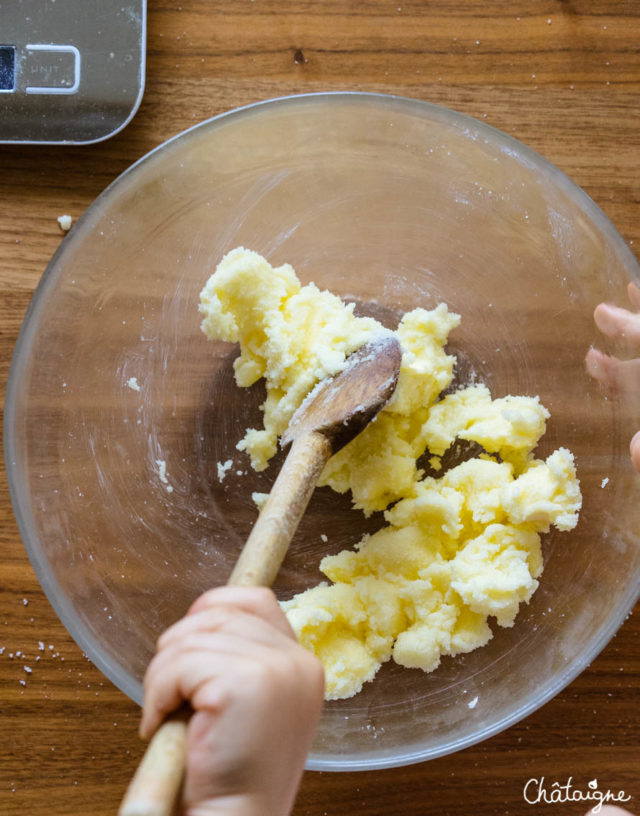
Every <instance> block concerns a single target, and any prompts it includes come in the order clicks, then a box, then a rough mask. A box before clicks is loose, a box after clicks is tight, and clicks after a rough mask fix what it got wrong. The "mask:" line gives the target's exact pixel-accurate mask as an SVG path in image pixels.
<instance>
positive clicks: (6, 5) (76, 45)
mask: <svg viewBox="0 0 640 816" xmlns="http://www.w3.org/2000/svg"><path fill="white" fill-rule="evenodd" d="M146 14H147V3H146V0H136V1H135V2H126V0H0V142H2V143H10V142H26V143H35V144H88V143H91V142H98V141H102V140H103V139H107V138H108V137H109V136H112V135H113V134H114V133H117V132H118V131H119V130H121V129H122V128H123V127H124V126H125V125H126V124H127V123H128V122H129V121H130V120H131V119H132V118H133V116H134V115H135V112H136V111H137V109H138V107H139V105H140V101H141V99H142V94H143V91H144V69H145V47H146Z"/></svg>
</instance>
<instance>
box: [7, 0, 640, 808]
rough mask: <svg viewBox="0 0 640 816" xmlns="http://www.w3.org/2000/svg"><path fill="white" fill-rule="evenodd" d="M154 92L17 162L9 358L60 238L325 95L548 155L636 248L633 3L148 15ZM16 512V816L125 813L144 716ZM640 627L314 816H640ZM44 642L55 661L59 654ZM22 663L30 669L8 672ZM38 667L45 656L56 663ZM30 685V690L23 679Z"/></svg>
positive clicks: (332, 778) (637, 33)
mask: <svg viewBox="0 0 640 816" xmlns="http://www.w3.org/2000/svg"><path fill="white" fill-rule="evenodd" d="M149 5H150V9H149V18H148V65H147V84H146V91H145V95H144V99H143V101H142V105H141V108H140V110H139V112H138V114H137V115H136V117H135V118H134V120H133V122H132V123H131V124H130V125H129V126H128V127H127V128H126V129H125V130H124V131H123V132H121V133H119V134H118V135H117V136H115V137H114V138H112V139H110V140H108V141H106V142H103V143H100V144H97V145H94V146H90V147H76V148H60V147H11V146H0V168H1V171H0V189H1V190H2V194H1V195H0V276H1V284H0V285H1V287H2V298H1V300H0V344H1V352H0V360H1V365H2V374H1V376H2V380H3V383H4V381H5V379H6V375H7V370H8V365H9V361H10V357H11V353H12V350H13V345H14V342H15V339H16V336H17V333H18V330H19V328H20V324H21V321H22V318H23V316H24V313H25V310H26V308H27V305H28V303H29V300H30V298H31V295H32V292H33V290H34V287H35V286H36V284H37V282H38V280H39V278H40V276H41V274H42V272H43V270H44V268H45V266H46V264H47V262H48V260H49V258H50V257H51V255H52V253H53V252H54V250H55V249H56V247H57V246H58V244H59V242H60V240H61V238H62V234H61V231H60V228H59V226H58V223H57V220H56V219H57V217H58V216H59V215H60V214H62V213H70V214H71V215H72V216H74V218H76V217H78V216H79V215H80V214H81V213H82V212H83V211H84V210H85V209H86V208H87V207H88V206H89V204H90V203H91V201H92V200H93V199H94V198H95V197H96V196H97V195H98V193H100V192H101V190H102V189H103V188H104V187H105V186H106V185H107V184H108V183H109V182H110V181H112V180H113V179H114V178H115V177H116V176H117V175H118V174H119V173H120V172H122V171H123V170H124V169H125V168H126V167H127V166H128V165H129V164H130V163H132V162H133V161H135V160H136V159H137V158H139V157H140V156H142V155H143V154H144V153H146V152H147V151H148V150H150V149H151V148H153V147H155V146H156V145H158V144H160V143H161V142H162V141H164V140H165V139H167V138H168V137H170V136H173V135H174V134H176V133H178V132H179V131H181V130H183V129H185V128H186V127H188V126H190V125H192V124H194V123H195V122H198V121H200V120H202V119H205V118H207V117H210V116H213V115H215V114H218V113H220V112H222V111H225V110H227V109H229V108H233V107H236V106H239V105H245V104H247V103H250V102H255V101H258V100H263V99H268V98H270V97H276V96H282V95H286V94H294V93H301V92H308V91H320V90H348V89H357V90H368V91H381V92H384V93H396V94H402V95H405V96H410V97H416V98H419V99H424V100H429V101H431V102H435V103H439V104H442V105H446V106H448V107H451V108H453V109H455V110H458V111H462V112H464V113H467V114H470V115H471V116H474V117H477V118H478V119H480V120H482V121H486V122H488V123H490V124H491V125H494V126H495V127H497V128H500V129H501V130H504V131H506V132H507V133H509V134H512V135H513V136H515V137H517V138H519V139H520V140H522V141H523V142H525V143H527V144H528V145H530V146H531V147H533V148H534V149H536V150H538V151H539V152H540V153H542V154H543V155H544V156H546V157H547V158H548V159H550V160H551V161H552V162H554V163H555V164H556V165H558V166H559V167H560V168H562V169H563V170H564V171H565V172H566V173H567V174H568V175H569V176H571V177H572V178H573V179H574V180H575V181H576V182H577V183H578V184H579V185H580V186H581V187H582V188H583V189H585V190H586V191H587V192H588V193H589V194H590V195H591V196H592V198H593V199H594V200H595V201H596V202H597V204H599V206H600V207H601V208H602V209H603V210H604V211H605V212H606V213H607V215H609V217H610V218H611V219H612V220H613V221H614V223H615V224H616V225H617V227H618V229H619V231H620V232H621V233H622V235H623V236H624V237H625V238H626V239H627V240H628V241H629V243H630V244H634V242H638V241H639V240H640V199H639V197H638V190H639V189H640V116H639V114H638V101H639V99H640V49H639V43H640V4H638V2H637V0H598V2H593V1H592V0H547V1H546V2H539V1H538V0H527V2H524V0H519V1H518V0H509V2H506V0H465V2H452V0H433V2H426V0H394V2H384V0H360V1H359V2H355V1H353V2H338V0H325V2H319V3H310V2H305V0H300V1H299V2H297V3H289V2H285V0H235V2H228V1H227V2H223V1H222V0H218V1H214V0H189V2H187V0H184V3H183V5H178V4H177V3H171V2H168V0H152V2H150V4H149ZM0 478H1V479H2V494H1V496H0V502H1V505H0V559H1V562H2V572H1V573H0V587H1V590H2V594H1V595H0V650H1V651H2V654H1V655H0V713H1V717H2V720H1V723H0V813H2V814H7V816H9V814H27V813H28V814H30V816H38V814H42V815H43V816H44V814H47V816H54V814H59V816H63V814H64V816H73V814H78V816H79V815H80V814H93V816H100V815H101V814H105V815H106V814H113V813H115V811H116V808H117V805H118V802H119V800H120V798H121V795H122V793H123V790H124V788H125V786H126V784H127V781H128V779H129V777H130V774H131V771H132V769H133V768H134V766H135V764H136V761H137V759H138V757H139V756H140V754H141V744H140V743H139V741H138V738H137V735H136V728H137V722H138V709H137V707H136V705H135V704H134V703H132V702H131V701H130V700H129V699H127V698H126V697H125V696H124V695H123V694H122V693H120V692H119V691H118V690H117V689H115V688H114V687H113V686H112V685H111V684H110V683H109V682H108V681H107V680H106V678H105V677H103V676H102V675H101V674H100V672H99V671H98V670H97V669H96V668H95V667H94V666H93V665H92V664H91V663H90V662H89V661H88V659H87V658H85V657H84V656H83V655H82V654H81V652H80V650H79V649H78V647H77V646H76V645H75V644H74V642H73V641H72V640H71V638H70V636H69V635H68V634H67V632H66V631H65V629H64V628H63V626H62V625H61V624H60V622H59V621H58V619H57V618H56V616H55V614H54V612H53V611H52V609H51V607H50V605H49V603H48V601H47V600H46V598H45V596H44V594H43V593H42V591H41V589H40V587H39V585H38V583H37V581H36V578H35V576H34V573H33V572H32V569H31V567H30V564H29V561H28V559H27V556H26V554H25V552H24V549H23V546H22V543H21V541H20V536H19V534H18V530H17V527H16V524H15V521H14V517H13V512H12V509H11V505H10V501H9V497H8V493H7V489H6V477H5V475H4V471H3V473H2V475H1V476H0ZM639 636H640V619H639V616H638V615H636V616H632V617H630V618H629V619H628V620H627V622H626V623H625V625H624V626H623V627H622V629H621V630H620V632H619V634H618V635H617V637H615V638H614V639H613V640H612V641H611V643H610V644H609V645H608V647H607V648H606V649H605V650H604V652H603V653H602V654H601V655H600V656H599V657H598V658H597V660H595V661H594V663H593V664H592V665H591V666H590V668H589V669H588V670H587V671H585V672H584V673H583V674H582V675H581V676H580V677H579V678H578V679H577V680H576V681H574V682H573V683H572V684H571V685H570V686H569V687H568V688H566V689H565V690H564V691H563V692H561V693H560V694H559V695H558V696H557V697H556V698H555V699H554V700H553V701H552V702H550V703H548V704H547V705H546V706H545V707H543V708H542V709H541V710H539V711H537V712H536V713H535V714H533V715H531V716H530V717H528V718H527V719H526V720H524V721H523V722H521V723H519V724H518V725H516V726H514V727H513V728H511V729H509V730H508V731H506V732H504V733H502V734H499V735H498V736H495V737H494V738H492V739H490V740H488V741H487V742H484V743H482V744H480V745H477V746H475V747H472V748H469V749H467V750H465V751H462V752H460V753H458V754H455V755H453V756H449V757H445V758H442V759H439V760H435V761H432V762H429V763H426V764H422V765H417V766H412V767H408V768H399V769H395V770H389V771H384V772H377V773H359V774H326V773H324V774H320V773H308V774H307V775H306V776H305V779H304V782H303V785H302V789H301V791H300V794H299V797H298V802H297V805H296V808H295V814H296V816H324V815H325V814H334V815H335V816H341V815H342V814H346V813H350V812H361V813H367V814H371V816H374V814H380V816H382V814H384V816H392V814H403V816H410V815H413V814H415V816H418V814H419V815H420V816H424V815H425V814H428V813H438V814H446V816H468V814H470V813H475V814H478V816H480V814H487V816H489V815H491V816H494V814H503V813H504V814H513V815H514V816H515V814H522V815H523V816H524V814H531V813H548V814H550V815H551V814H553V813H558V814H560V813H562V814H580V813H584V811H585V810H586V808H585V806H584V805H579V804H575V803H573V804H563V805H540V806H537V807H532V806H531V805H529V804H527V803H526V802H525V801H524V798H523V788H524V785H525V783H526V782H527V780H528V779H530V778H537V779H539V778H540V777H543V776H544V777H545V779H546V780H547V781H548V784H549V785H550V784H551V783H552V782H553V781H558V782H560V783H564V782H566V781H567V779H568V778H569V777H573V779H574V781H575V784H576V786H578V787H581V788H582V789H586V786H587V782H588V781H589V780H592V779H594V778H597V779H598V782H599V787H600V789H601V790H606V789H607V788H609V789H611V790H612V791H614V792H617V791H619V790H621V789H622V790H624V791H626V792H628V793H629V794H632V795H633V797H634V799H633V800H632V802H631V803H630V807H631V809H632V810H633V811H634V812H635V813H640V782H639V778H638V777H639V775H638V770H639V756H640V752H639V750H638V739H639V729H638V726H639V725H640V706H639V705H638V702H639V697H638V693H639V691H640V646H639V645H638V644H639V643H640V638H639ZM39 643H40V644H42V646H43V647H44V648H43V650H41V648H40V646H39ZM11 655H13V657H11ZM38 658H39V659H38ZM25 665H28V666H30V667H32V672H31V673H30V674H29V673H27V672H26V671H25V670H24V669H23V666H25Z"/></svg>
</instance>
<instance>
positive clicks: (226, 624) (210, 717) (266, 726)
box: [140, 587, 324, 816]
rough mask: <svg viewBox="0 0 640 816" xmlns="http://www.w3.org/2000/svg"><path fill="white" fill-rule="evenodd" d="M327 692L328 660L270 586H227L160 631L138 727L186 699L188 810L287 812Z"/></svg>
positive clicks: (194, 813) (218, 814)
mask: <svg viewBox="0 0 640 816" xmlns="http://www.w3.org/2000/svg"><path fill="white" fill-rule="evenodd" d="M323 692H324V674H323V670H322V665H321V664H320V662H319V661H318V660H317V659H316V658H315V657H314V656H313V655H312V654H311V653H310V652H308V651H307V650H306V649H303V647H302V646H300V645H299V644H298V642H297V641H296V639H295V636H294V634H293V632H292V630H291V628H290V626H289V623H288V621H287V619H286V617H285V615H284V613H283V612H282V610H281V609H280V607H279V606H278V603H277V601H276V598H275V596H274V594H273V592H272V591H271V590H269V589H264V588H257V587H255V588H254V587H250V588H244V587H242V588H241V587H223V588H220V589H214V590H212V591H211V592H207V593H205V594H204V595H202V596H201V597H200V598H199V599H198V600H197V601H196V602H195V603H194V604H193V606H192V607H191V609H190V610H189V612H188V613H187V615H186V616H185V617H184V618H183V619H182V620H180V621H178V623H176V624H175V625H174V626H172V627H171V628H170V629H168V630H167V631H166V632H165V633H164V634H163V635H162V637H161V638H160V640H159V641H158V653H157V654H156V656H155V657H154V658H153V660H152V661H151V664H150V665H149V668H148V670H147V674H146V677H145V702H144V710H143V716H142V723H141V726H140V731H141V734H142V735H143V736H144V737H150V736H152V734H153V732H154V731H155V729H156V728H157V727H158V726H159V725H160V723H161V722H162V721H163V719H164V718H165V717H166V715H167V714H169V713H170V712H172V711H174V710H175V709H176V708H178V707H179V706H180V705H181V703H182V702H183V701H185V700H187V701H189V702H190V704H191V707H192V708H193V710H194V712H195V713H194V715H193V717H192V718H191V721H190V724H189V730H188V738H187V761H186V776H185V786H184V796H183V803H184V804H183V807H184V812H185V814H187V816H286V814H288V813H289V812H290V810H291V807H292V806H293V801H294V799H295V795H296V791H297V788H298V784H299V782H300V778H301V776H302V771H303V769H304V763H305V759H306V756H307V752H308V750H309V747H310V744H311V740H312V737H313V733H314V730H315V727H316V724H317V722H318V719H319V716H320V711H321V708H322V700H323Z"/></svg>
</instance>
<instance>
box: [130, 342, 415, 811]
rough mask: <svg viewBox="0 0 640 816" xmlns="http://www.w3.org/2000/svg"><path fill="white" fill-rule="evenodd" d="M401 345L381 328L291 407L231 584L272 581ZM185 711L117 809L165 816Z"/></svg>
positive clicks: (380, 392) (177, 769)
mask: <svg viewBox="0 0 640 816" xmlns="http://www.w3.org/2000/svg"><path fill="white" fill-rule="evenodd" d="M401 361H402V350H401V348H400V344H399V342H398V340H397V338H396V337H395V336H394V335H393V334H391V333H389V334H381V335H380V336H379V337H377V338H375V339H373V340H372V341H371V342H369V343H367V344H366V345H364V346H362V347H361V348H360V349H358V350H357V351H355V352H354V353H353V354H351V355H350V356H349V358H348V359H347V365H346V366H345V368H344V369H343V370H342V371H341V372H340V373H339V374H338V375H337V376H336V377H333V378H332V379H328V380H323V381H322V382H320V383H318V385H317V386H316V387H315V388H314V389H313V391H312V392H311V393H310V394H309V396H308V397H307V398H306V400H305V401H304V402H303V403H302V405H301V406H300V407H299V408H298V410H297V411H296V412H295V414H294V415H293V417H292V418H291V421H290V423H289V426H288V428H287V430H286V431H285V433H284V434H283V436H282V439H281V444H282V445H283V447H284V446H286V445H289V444H291V448H290V450H289V454H288V455H287V458H286V460H285V462H284V464H283V466H282V469H281V470H280V473H279V474H278V478H277V479H276V481H275V483H274V485H273V487H272V489H271V492H270V493H269V498H268V499H267V501H266V503H265V505H264V507H263V508H262V511H261V512H260V515H259V516H258V519H257V521H256V523H255V525H254V526H253V529H252V530H251V533H250V535H249V538H248V539H247V541H246V543H245V545H244V547H243V549H242V552H241V554H240V557H239V558H238V561H237V563H236V565H235V567H234V569H233V572H232V573H231V576H230V578H229V580H228V582H227V583H228V584H229V585H231V586H271V584H272V583H273V581H274V580H275V577H276V575H277V573H278V570H279V569H280V565H281V564H282V562H283V560H284V557H285V555H286V553H287V550H288V548H289V544H290V542H291V539H292V538H293V535H294V533H295V531H296V529H297V527H298V524H299V522H300V519H301V518H302V515H303V513H304V511H305V509H306V507H307V504H308V503H309V499H310V498H311V495H312V493H313V491H314V489H315V486H316V483H317V481H318V478H319V477H320V473H321V472H322V470H323V468H324V466H325V464H326V463H327V461H328V460H329V458H330V457H331V456H332V455H333V454H334V453H336V452H337V451H339V450H340V449H341V448H343V447H344V446H345V445H346V444H347V443H349V442H350V441H351V440H352V439H353V438H354V437H356V436H357V435H358V434H359V433H360V432H361V431H363V430H364V428H365V427H366V426H367V425H368V424H369V422H371V421H372V420H373V419H374V418H375V417H376V416H377V414H378V412H379V411H380V409H381V408H383V407H384V406H385V405H386V404H387V402H388V401H389V400H390V399H391V397H392V395H393V392H394V390H395V387H396V385H397V382H398V375H399V372H400V363H401ZM190 713H191V712H190V711H186V710H185V709H182V710H181V711H180V712H177V713H176V714H174V715H173V716H172V717H170V718H169V719H168V720H166V721H165V722H164V723H163V725H161V726H160V728H159V729H158V730H157V731H156V733H155V734H154V736H153V738H152V740H151V742H150V743H149V746H148V748H147V750H146V752H145V755H144V756H143V758H142V761H141V763H140V765H139V766H138V770H137V771H136V773H135V776H134V777H133V779H132V780H131V784H130V785H129V788H128V790H127V792H126V794H125V797H124V799H123V802H122V804H121V806H120V810H119V811H118V816H170V814H171V813H172V811H173V808H174V804H175V800H176V797H177V795H178V792H179V791H180V786H181V784H182V778H183V775H184V765H185V748H186V737H187V726H188V721H189V715H190Z"/></svg>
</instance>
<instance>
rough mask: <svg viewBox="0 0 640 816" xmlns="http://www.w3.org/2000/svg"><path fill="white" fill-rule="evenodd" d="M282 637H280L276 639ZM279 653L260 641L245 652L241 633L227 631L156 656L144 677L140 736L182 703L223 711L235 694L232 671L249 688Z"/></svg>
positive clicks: (204, 635)
mask: <svg viewBox="0 0 640 816" xmlns="http://www.w3.org/2000/svg"><path fill="white" fill-rule="evenodd" d="M283 637H284V636H283V635H281V634H280V633H276V639H278V638H281V639H282V638H283ZM294 647H295V644H294ZM276 654H280V652H279V651H278V650H277V648H273V647H272V646H271V645H267V644H264V643H260V642H257V641H254V642H252V643H251V644H250V645H249V648H247V641H246V640H245V639H243V638H242V636H241V635H239V634H237V633H227V632H216V633H213V634H211V633H209V632H201V633H197V634H192V635H190V636H189V637H188V638H186V639H185V640H184V641H183V642H181V643H174V644H172V645H170V646H168V647H167V648H165V649H163V650H162V651H160V652H159V653H158V654H157V655H156V656H155V657H154V658H153V660H152V661H151V663H150V665H149V668H148V670H147V674H146V676H145V703H144V710H143V716H142V721H141V724H140V733H141V734H142V735H143V736H144V737H148V736H150V735H151V734H153V732H154V731H155V729H156V728H157V727H158V725H160V723H161V722H162V721H163V720H164V719H165V717H166V715H167V714H169V713H170V712H172V711H174V710H175V709H176V708H178V707H179V706H180V704H181V703H182V702H183V701H184V700H189V701H191V704H192V707H193V708H196V709H203V708H204V709H206V710H209V711H212V712H214V713H215V712H216V711H219V710H221V709H222V708H223V707H224V706H225V703H226V699H227V695H228V694H229V693H230V692H231V691H232V689H230V688H229V687H228V685H227V682H228V679H229V676H230V673H231V674H232V675H233V678H234V683H238V682H242V683H243V685H245V686H246V685H247V684H248V683H249V682H255V680H253V679H252V678H255V677H256V676H261V674H262V673H263V672H264V671H265V667H269V666H270V665H271V664H272V663H273V661H274V655H276Z"/></svg>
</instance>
